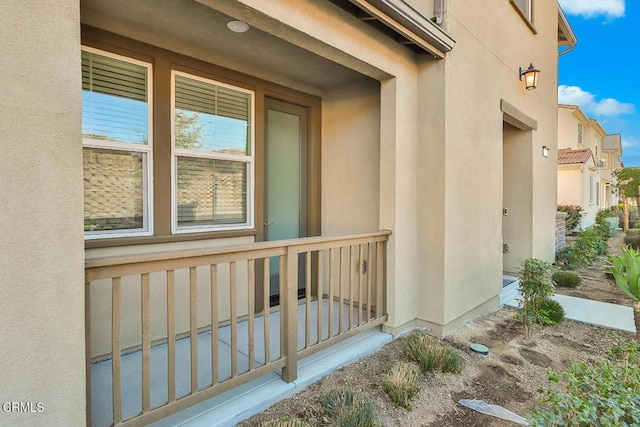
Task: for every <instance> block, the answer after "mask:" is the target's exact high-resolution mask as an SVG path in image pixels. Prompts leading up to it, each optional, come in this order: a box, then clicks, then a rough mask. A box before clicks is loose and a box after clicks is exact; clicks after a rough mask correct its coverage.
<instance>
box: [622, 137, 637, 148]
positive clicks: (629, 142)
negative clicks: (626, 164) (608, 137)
mask: <svg viewBox="0 0 640 427" xmlns="http://www.w3.org/2000/svg"><path fill="white" fill-rule="evenodd" d="M639 146H640V139H638V138H636V137H635V136H622V148H633V147H639Z"/></svg>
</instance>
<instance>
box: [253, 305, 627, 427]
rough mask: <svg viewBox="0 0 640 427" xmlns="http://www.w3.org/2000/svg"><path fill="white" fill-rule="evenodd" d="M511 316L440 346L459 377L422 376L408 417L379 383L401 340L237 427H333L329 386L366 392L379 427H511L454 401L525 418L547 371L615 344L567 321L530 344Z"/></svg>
mask: <svg viewBox="0 0 640 427" xmlns="http://www.w3.org/2000/svg"><path fill="white" fill-rule="evenodd" d="M515 313H516V311H515V310H513V309H507V308H504V309H502V310H500V311H498V312H496V313H493V314H491V315H488V316H485V317H483V318H480V319H477V320H475V321H473V322H470V323H469V324H467V325H466V326H464V327H462V328H461V329H460V330H458V331H457V332H456V333H454V334H453V335H451V336H449V337H447V338H446V339H445V342H446V343H447V344H449V345H451V346H452V347H454V348H455V349H457V350H458V353H459V354H460V355H461V356H462V359H463V361H464V368H463V370H462V373H461V374H442V373H437V374H429V375H427V376H424V377H423V380H422V391H421V392H420V394H419V395H418V397H417V398H416V399H414V400H413V401H412V406H413V410H412V411H408V410H406V409H404V408H398V407H396V406H395V405H394V404H393V403H392V402H391V401H390V400H389V398H388V397H387V396H386V394H385V393H384V391H383V389H382V377H383V375H384V374H385V372H386V370H387V369H388V367H389V366H390V365H391V364H392V363H393V362H394V361H396V360H406V359H405V357H404V355H403V352H402V346H403V341H404V338H398V339H396V340H394V341H393V342H391V343H390V344H388V345H386V346H385V347H383V348H382V349H381V350H380V351H379V352H378V353H376V354H374V355H372V356H369V357H367V358H364V359H362V360H360V361H357V362H355V363H353V364H351V365H349V366H346V367H344V368H342V369H339V370H337V371H335V372H333V373H332V374H330V375H329V376H327V377H325V378H323V379H322V380H320V381H319V382H317V383H316V384H313V385H312V386H310V387H308V388H307V389H305V390H303V391H302V392H300V393H298V394H296V395H295V396H293V397H291V398H289V399H286V400H283V401H281V402H279V403H277V404H276V405H274V406H272V407H271V408H269V409H267V410H266V411H265V412H263V413H261V414H259V415H257V416H254V417H253V418H251V419H249V420H247V421H245V422H244V423H242V424H241V425H242V426H260V425H261V424H263V423H265V422H268V421H270V420H274V419H278V418H281V417H283V416H295V417H299V418H302V419H304V420H306V421H307V422H309V423H310V424H312V425H317V426H329V425H332V422H331V419H330V418H329V417H328V415H327V413H326V411H325V410H324V408H323V407H322V405H321V403H320V402H321V397H322V395H323V394H324V393H326V392H327V391H328V390H330V389H331V388H334V387H348V388H350V389H353V390H362V391H364V392H366V393H367V394H368V395H369V396H370V397H371V398H372V399H373V401H374V403H375V407H376V411H377V415H378V422H379V425H381V426H440V427H444V426H510V425H515V424H513V423H512V422H508V421H503V420H500V419H498V418H495V417H491V416H488V415H483V414H480V413H477V412H475V411H472V410H470V409H467V408H465V407H463V406H461V405H459V404H458V401H459V400H460V399H483V400H485V401H487V402H488V403H491V404H497V405H501V406H503V407H505V408H507V409H509V410H511V411H513V412H515V413H517V414H519V415H521V416H523V417H526V416H527V414H528V413H529V412H530V411H531V410H532V409H533V408H534V407H535V406H536V405H537V404H539V401H538V398H539V394H538V393H537V389H538V387H540V386H550V385H551V383H550V382H549V381H548V379H547V368H548V367H551V368H553V369H554V370H556V371H558V372H562V371H566V370H568V369H569V367H570V364H571V363H572V362H580V361H590V362H595V361H596V360H598V359H600V358H602V357H603V355H604V352H605V351H606V350H607V349H609V348H610V347H612V346H613V345H616V344H617V343H618V338H616V334H615V333H613V332H612V331H610V330H607V329H604V328H600V327H596V326H591V325H586V324H581V323H577V322H572V321H566V322H564V323H563V324H561V325H560V326H557V327H545V328H544V329H543V328H541V327H538V328H537V329H536V331H535V332H534V334H533V335H532V337H531V339H525V338H524V334H523V331H522V327H521V324H520V323H518V322H517V321H516V320H515V319H514V315H515ZM620 335H621V336H625V337H628V338H630V337H631V335H630V334H620ZM474 342H476V343H482V344H484V345H486V346H487V347H488V348H489V351H490V352H489V355H487V356H482V355H479V354H477V353H474V352H473V351H471V349H470V348H469V345H470V344H471V343H474Z"/></svg>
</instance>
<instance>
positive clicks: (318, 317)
mask: <svg viewBox="0 0 640 427" xmlns="http://www.w3.org/2000/svg"><path fill="white" fill-rule="evenodd" d="M389 234H390V232H388V231H380V232H377V233H368V234H361V235H355V236H341V237H311V238H304V239H296V240H290V241H279V242H262V243H255V244H252V245H246V246H237V247H228V248H225V249H217V250H199V251H194V250H190V251H182V252H172V253H157V254H146V255H140V256H129V257H102V258H95V259H89V260H87V262H86V300H87V309H88V310H87V343H88V344H87V378H88V385H87V407H88V413H87V420H88V423H89V424H90V425H94V426H109V425H146V424H149V423H151V422H154V421H157V420H160V419H162V418H164V417H167V416H169V415H171V414H173V413H175V412H177V411H180V410H182V409H185V408H187V407H189V406H191V405H194V404H196V403H198V402H201V401H203V400H206V399H208V398H211V397H212V396H215V395H217V394H219V393H222V392H224V391H227V390H230V389H232V388H234V387H238V386H240V385H242V384H245V383H247V382H249V381H251V380H254V379H256V378H259V377H262V376H266V375H271V376H273V375H281V377H282V380H284V381H286V382H292V381H294V380H295V379H296V377H297V373H298V360H299V359H301V358H304V357H307V356H310V355H312V354H314V353H316V352H318V351H320V350H323V349H326V348H327V347H330V346H332V345H335V344H336V343H338V342H339V341H342V340H344V339H346V338H349V337H352V336H354V335H356V334H359V333H361V332H363V331H366V330H369V329H372V328H376V327H378V326H379V325H381V324H382V323H384V322H385V321H386V320H387V313H386V306H385V295H386V286H385V269H386V262H385V259H386V243H387V240H388V236H389ZM271 259H276V260H277V262H278V266H279V269H278V270H279V271H278V273H277V278H278V282H279V286H280V295H281V298H280V304H279V305H278V306H272V307H270V304H269V289H270V281H271V279H272V278H273V277H274V275H273V274H272V272H271V271H270V264H271V263H270V260H271ZM300 272H303V274H302V275H301V274H300ZM199 276H200V277H199ZM106 294H110V295H109V296H110V298H105V295H106ZM299 295H302V298H299ZM212 325H213V327H212ZM265 331H267V332H266V333H265ZM212 355H213V357H212Z"/></svg>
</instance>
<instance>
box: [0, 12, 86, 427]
mask: <svg viewBox="0 0 640 427" xmlns="http://www.w3.org/2000/svg"><path fill="white" fill-rule="evenodd" d="M0 40H2V42H1V43H0V55H1V56H2V58H3V66H2V72H1V73H0V93H2V96H0V117H2V133H1V134H0V141H1V144H2V146H3V147H4V148H5V149H4V150H3V154H2V156H0V170H1V171H2V172H1V174H2V175H1V177H0V194H2V208H1V209H0V218H1V219H2V221H1V224H2V225H1V227H2V231H1V232H0V234H1V235H2V239H0V271H2V280H0V290H1V292H2V298H0V313H1V314H0V320H1V321H0V337H1V338H0V363H1V364H2V370H1V372H0V384H1V386H0V388H1V389H2V392H1V394H2V398H1V400H2V404H3V406H2V408H3V409H2V411H0V424H2V425H11V426H35V425H50V426H81V425H84V423H85V365H84V289H83V282H84V274H83V237H82V233H83V230H82V204H83V199H82V152H81V149H80V147H81V136H80V132H81V122H80V111H81V104H80V103H81V100H80V85H81V82H80V73H79V72H78V70H79V69H80V27H79V3H78V2H77V1H71V0H64V1H57V2H38V1H24V2H4V3H3V8H2V14H0ZM43 71H44V72H45V73H44V74H43ZM5 402H18V403H24V404H27V405H29V404H31V405H32V406H27V407H26V409H27V410H33V412H12V411H6V409H5V406H4V405H5ZM38 403H41V404H42V406H37V404H38ZM38 408H41V409H42V411H41V412H38Z"/></svg>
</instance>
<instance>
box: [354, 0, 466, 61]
mask: <svg viewBox="0 0 640 427" xmlns="http://www.w3.org/2000/svg"><path fill="white" fill-rule="evenodd" d="M349 2H351V3H352V4H354V5H355V6H357V7H358V8H359V9H360V12H361V13H360V14H359V17H360V19H362V20H363V21H372V20H374V21H377V22H380V23H382V24H384V25H385V26H386V27H388V28H389V29H390V30H391V31H393V32H394V33H395V34H396V35H397V39H398V42H399V43H401V44H405V45H410V46H412V47H414V48H417V50H418V51H422V52H425V53H428V54H430V55H433V56H434V57H436V58H444V55H445V53H447V52H449V51H451V49H453V45H454V44H455V40H454V39H453V37H451V36H450V35H449V34H447V33H446V32H445V31H444V30H442V29H441V28H440V27H439V26H438V25H436V24H435V23H434V22H433V21H431V19H430V18H429V17H427V16H425V15H424V14H423V13H421V12H420V11H418V10H417V9H415V8H414V7H413V6H411V5H410V4H409V3H408V2H406V1H404V0H349Z"/></svg>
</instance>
